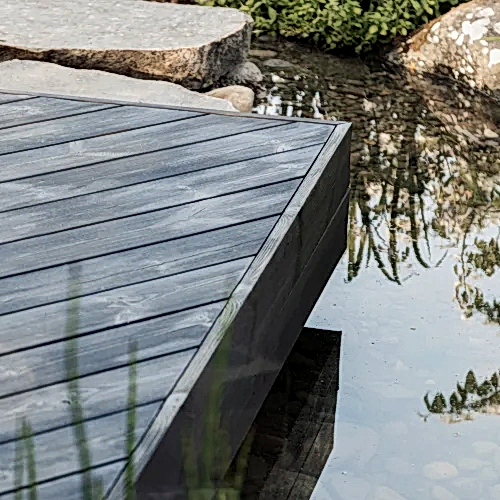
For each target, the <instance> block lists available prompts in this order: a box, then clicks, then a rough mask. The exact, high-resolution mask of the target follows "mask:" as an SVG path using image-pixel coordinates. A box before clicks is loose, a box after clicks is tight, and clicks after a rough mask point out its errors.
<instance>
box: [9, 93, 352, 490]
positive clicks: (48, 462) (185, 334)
mask: <svg viewBox="0 0 500 500" xmlns="http://www.w3.org/2000/svg"><path fill="white" fill-rule="evenodd" d="M16 99H17V98H16V96H14V95H7V94H1V93H0V127H2V123H3V126H5V127H6V128H4V129H2V135H1V136H0V197H1V201H0V262H2V266H0V366H1V367H2V370H1V373H0V414H1V415H2V417H3V418H2V419H1V421H0V470H2V472H3V475H0V476H2V477H1V478H0V498H2V499H9V500H10V499H12V498H13V488H15V486H14V476H13V473H14V450H15V446H16V443H19V442H18V441H17V437H16V418H18V417H19V416H22V415H23V414H24V415H26V414H27V417H28V418H29V420H30V421H31V425H32V428H33V431H34V432H35V435H34V438H33V441H34V444H35V450H37V451H36V453H37V455H36V459H37V465H38V469H39V470H37V481H38V482H39V485H38V486H39V498H40V499H44V498H47V499H48V498H49V497H50V498H54V497H58V495H59V494H60V493H61V492H64V497H65V498H68V499H74V500H81V498H82V497H81V493H80V490H79V488H80V486H81V479H82V477H83V476H82V475H81V474H80V472H79V471H80V469H81V464H80V462H79V459H78V456H79V455H78V451H77V447H76V446H74V443H75V441H74V439H75V431H74V429H73V428H72V418H73V417H72V415H73V416H74V414H73V413H72V410H71V408H72V406H73V405H74V404H76V403H74V402H72V401H73V400H72V399H71V398H68V390H69V388H70V387H73V385H72V384H73V383H72V382H71V381H69V380H68V374H69V373H71V372H68V360H67V354H68V348H67V340H66V338H67V336H68V334H69V333H68V332H69V331H70V332H71V335H77V337H76V338H75V340H74V341H73V342H72V345H73V349H76V352H75V353H74V356H75V357H74V360H73V362H75V363H76V365H77V366H78V370H79V371H78V384H79V393H80V405H81V411H82V412H83V418H84V419H85V422H84V425H85V427H86V428H87V433H88V437H89V448H90V451H91V464H92V467H93V469H92V471H93V472H95V473H96V474H97V473H99V471H101V472H103V473H104V486H105V489H106V491H107V493H108V496H109V498H113V499H115V498H116V499H122V498H123V484H124V483H123V481H124V475H123V466H124V459H125V458H126V447H125V444H126V432H125V431H126V423H127V413H128V412H127V409H128V406H129V399H128V398H129V397H130V395H129V380H128V377H127V376H128V374H129V370H130V368H129V366H128V360H129V351H128V350H129V344H130V342H131V341H134V342H135V344H136V348H137V351H136V356H137V364H136V370H137V383H136V387H137V394H136V400H135V403H134V404H136V405H139V406H138V407H137V408H136V410H137V415H138V417H137V428H136V435H135V441H136V443H138V444H137V449H136V452H135V456H134V462H136V467H135V470H136V474H137V475H136V477H137V479H138V484H137V492H138V498H139V499H140V500H142V499H144V500H149V499H150V498H153V497H155V496H156V495H158V494H161V495H167V496H168V495H170V494H172V495H174V494H178V493H180V494H181V498H184V497H185V495H184V494H183V493H182V491H184V490H183V488H185V485H184V484H183V483H182V481H183V480H182V477H183V475H182V461H183V459H182V456H183V451H182V449H181V448H180V441H179V439H180V437H181V434H182V432H183V431H182V432H180V428H181V427H183V426H184V425H188V427H189V426H190V425H194V429H195V430H196V429H198V430H196V434H195V435H196V436H198V437H199V430H201V428H202V427H203V425H204V424H203V422H204V421H205V420H206V415H204V408H205V406H204V405H205V404H206V402H205V400H206V398H207V393H206V391H207V387H208V386H207V384H209V383H211V382H210V380H211V375H210V374H211V373H212V372H213V370H214V369H216V370H220V369H219V368H214V367H215V365H213V363H215V361H214V359H215V358H214V356H216V357H217V356H218V354H217V353H219V352H220V351H221V349H225V347H223V346H224V342H222V341H223V339H229V338H232V340H231V344H230V353H231V354H230V358H229V359H230V363H229V365H228V371H227V372H226V371H224V372H222V373H218V374H219V375H220V377H219V379H220V382H221V383H224V384H225V386H226V389H225V391H226V392H227V391H229V392H227V394H226V397H225V399H224V404H222V406H221V409H222V411H223V414H222V418H223V420H222V426H223V428H225V430H226V431H227V432H228V434H227V436H228V438H229V443H228V444H229V446H230V453H231V454H232V453H234V451H235V449H236V448H235V447H237V445H238V444H239V441H240V440H241V439H242V437H243V436H244V433H245V431H246V428H247V427H248V425H249V422H250V421H251V418H252V415H255V412H256V410H257V409H258V406H259V405H260V404H261V403H262V401H263V399H264V397H265V395H266V391H267V388H268V387H269V383H270V382H271V381H272V379H273V377H274V375H275V373H276V372H277V370H279V367H280V366H281V364H282V363H283V361H284V357H286V354H287V351H288V350H289V348H290V347H291V345H292V344H293V341H294V339H295V338H296V335H297V332H296V330H297V328H299V329H300V326H301V325H302V324H303V323H304V322H305V320H306V318H307V314H308V311H309V310H310V308H311V307H312V305H311V304H313V303H314V300H315V299H316V297H317V296H318V294H319V292H320V291H321V288H322V286H323V285H324V284H325V283H326V279H327V278H328V276H326V275H324V276H323V275H322V274H321V273H322V269H326V270H327V273H329V272H331V270H332V269H333V268H334V267H335V264H336V262H337V261H338V258H339V256H340V255H341V253H342V252H343V250H344V248H345V226H346V223H345V217H346V213H347V205H346V199H347V198H348V195H347V194H346V193H347V191H348V179H349V127H348V126H347V125H346V124H335V123H331V122H311V121H309V122H307V121H297V120H289V119H276V118H267V117H257V116H244V115H235V114H224V113H218V112H208V111H207V112H205V111H204V110H188V109H179V110H177V109H172V108H166V107H161V106H156V107H154V106H142V105H126V104H124V103H119V102H105V101H98V100H94V101H92V100H84V99H69V98H63V99H59V98H57V97H36V96H28V97H27V96H21V97H20V98H19V99H25V101H22V100H17V101H16ZM9 102H11V104H9ZM51 104H53V105H51ZM2 107H4V109H5V113H4V114H3V115H2ZM98 107H102V109H98ZM14 109H15V110H20V114H18V115H15V114H14V112H13V111H12V110H14ZM9 110H10V111H9ZM22 110H25V111H24V112H25V114H24V115H23V114H22V112H23V111H22ZM30 110H31V112H30ZM16 113H17V112H16ZM2 120H3V121H2ZM39 120H43V121H39ZM76 264H77V268H74V267H73V266H75V265H76ZM74 269H78V276H79V285H80V286H79V288H78V291H77V292H76V293H77V295H76V296H77V300H78V302H77V304H78V308H77V314H78V317H77V319H76V318H73V319H72V320H71V324H72V328H71V330H68V324H69V323H67V322H68V321H69V320H68V318H67V315H68V314H69V313H68V311H70V310H75V309H74V307H75V305H74V304H76V302H68V277H69V275H70V274H71V275H74ZM323 274H324V273H323ZM303 293H307V298H301V294H303ZM75 300H76V299H75ZM285 325H288V326H287V328H289V329H290V332H291V333H290V334H289V335H284V333H283V331H284V330H283V329H284V328H285ZM233 328H234V335H233V334H231V335H233V337H228V335H229V334H228V331H230V330H232V329H233ZM75 346H77V348H76V347H75ZM235 363H236V364H235ZM258 366H260V367H261V368H260V369H258V368H257V367H258ZM256 369H257V371H256ZM262 370H264V371H263V372H262V373H261V371H262ZM243 374H244V375H243ZM252 374H253V375H252ZM262 377H264V378H262ZM261 378H262V380H261V382H253V380H254V379H255V380H257V381H258V380H260V379H261ZM255 383H257V386H254V385H252V384H255ZM229 395H232V396H229ZM228 396H229V399H228ZM242 397H243V399H242ZM230 401H233V403H232V404H231V403H230ZM182 403H184V405H182ZM228 404H229V406H228ZM235 405H236V407H235ZM158 411H159V413H158ZM233 417H234V418H233ZM200 426H201V427H200ZM198 444H199V443H198ZM197 450H198V451H196V453H199V452H200V450H199V448H197ZM165 453H167V455H168V456H167V458H165ZM228 458H229V459H230V458H231V457H228ZM156 464H159V469H157V466H156ZM160 464H161V465H160ZM224 465H228V464H222V468H223V466H224ZM160 469H161V470H160ZM165 470H168V471H169V474H167V475H166V474H165ZM183 495H184V496H183Z"/></svg>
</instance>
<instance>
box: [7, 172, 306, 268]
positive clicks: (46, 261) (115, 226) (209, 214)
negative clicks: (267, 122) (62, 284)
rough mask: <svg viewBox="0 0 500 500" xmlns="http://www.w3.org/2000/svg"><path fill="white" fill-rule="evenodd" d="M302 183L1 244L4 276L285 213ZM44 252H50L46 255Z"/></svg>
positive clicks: (252, 191) (277, 185) (269, 187)
mask: <svg viewBox="0 0 500 500" xmlns="http://www.w3.org/2000/svg"><path fill="white" fill-rule="evenodd" d="M299 184H300V181H295V180H294V181H288V182H283V183H280V184H273V185H271V186H266V187H263V188H258V189H253V190H249V191H244V192H241V193H235V194H231V195H227V196H220V197H218V198H213V199H209V200H204V201H199V202H196V203H190V204H188V205H182V206H178V207H174V208H168V209H165V210H158V211H156V212H151V213H147V214H143V215H136V216H134V217H128V218H125V219H119V220H115V221H110V222H102V223H100V224H94V225H92V226H87V227H83V228H78V229H73V230H71V231H64V232H62V233H56V234H51V235H47V236H40V237H38V238H30V239H27V240H21V241H17V242H12V243H6V244H4V245H0V261H1V262H2V267H1V269H0V276H9V275H11V274H16V273H23V272H28V271H33V270H36V269H41V268H44V267H48V266H53V265H59V264H64V263H69V262H73V261H76V260H80V259H84V258H85V259H88V258H92V257H97V256H101V255H106V254H109V253H112V252H118V251H121V250H127V249H131V248H136V247H139V246H143V245H147V244H151V243H156V242H160V241H166V240H168V239H173V238H181V237H183V236H188V235H191V234H196V233H201V232H204V231H211V230H214V229H218V228H221V227H225V226H230V225H233V224H239V223H242V222H247V221H251V220H255V219H259V218H264V217H269V216H273V215H277V214H279V213H281V211H282V210H283V208H284V207H285V205H286V204H287V202H288V201H289V199H290V196H291V195H292V194H293V192H294V191H295V190H296V188H297V186H298V185H299ZM40 248H44V249H45V252H43V253H40Z"/></svg>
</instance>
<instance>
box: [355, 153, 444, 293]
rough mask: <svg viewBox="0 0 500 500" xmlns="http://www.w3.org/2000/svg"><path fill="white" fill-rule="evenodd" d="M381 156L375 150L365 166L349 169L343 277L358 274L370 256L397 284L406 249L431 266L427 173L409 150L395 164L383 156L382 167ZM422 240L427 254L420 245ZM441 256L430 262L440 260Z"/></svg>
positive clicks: (408, 253)
mask: <svg viewBox="0 0 500 500" xmlns="http://www.w3.org/2000/svg"><path fill="white" fill-rule="evenodd" d="M403 147H404V146H403ZM408 147H409V146H408ZM380 161H381V160H380V154H378V155H376V154H374V153H372V154H371V155H370V159H369V161H368V164H367V165H366V167H365V168H363V169H362V170H359V171H354V172H353V174H352V178H351V179H352V180H351V184H352V187H353V195H352V199H351V207H350V211H349V225H350V228H349V229H350V232H349V242H348V255H349V269H348V281H352V280H353V279H354V278H355V277H356V276H357V275H358V273H359V270H360V268H361V265H362V261H363V259H364V258H365V260H366V262H365V265H366V266H368V264H369V262H370V259H371V257H372V256H373V258H374V260H375V261H376V263H377V265H378V267H379V269H380V270H381V272H382V273H383V274H384V276H385V277H386V278H387V279H388V280H390V281H393V282H394V283H397V284H401V282H402V281H403V280H404V278H403V277H402V276H401V272H400V264H401V263H404V262H407V261H408V259H409V257H410V254H413V255H414V256H415V258H416V260H417V262H418V263H419V264H420V265H421V266H422V267H424V268H429V267H431V263H430V262H429V261H428V259H430V258H431V257H432V255H431V251H430V242H429V226H430V222H429V221H428V220H427V219H428V217H429V215H426V203H425V199H424V194H425V185H426V182H428V178H427V177H426V172H425V170H423V169H421V168H420V166H419V163H418V156H417V154H416V152H415V151H412V150H411V149H410V150H409V151H408V154H406V155H405V157H404V158H403V159H400V160H399V161H398V162H394V163H395V164H394V163H390V162H388V161H387V159H386V162H385V164H384V167H383V168H381V165H380ZM403 162H404V163H403ZM421 239H423V241H424V243H425V247H426V253H427V256H426V257H424V255H423V254H422V250H421V248H420V244H419V240H421ZM384 254H385V255H387V261H388V262H387V263H386V262H384ZM443 258H444V256H443V257H441V258H440V259H438V261H437V262H436V264H434V265H440V263H441V262H442V259H443Z"/></svg>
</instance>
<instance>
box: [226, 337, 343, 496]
mask: <svg viewBox="0 0 500 500" xmlns="http://www.w3.org/2000/svg"><path fill="white" fill-rule="evenodd" d="M340 346H341V334H340V332H332V331H329V330H319V329H313V328H304V329H303V330H302V332H301V334H300V336H299V338H298V340H297V342H296V344H295V346H294V348H293V350H292V352H291V353H290V356H289V357H288V359H287V361H286V363H285V365H284V366H283V368H282V370H281V372H280V374H279V375H278V378H277V379H276V381H275V383H274V385H273V387H272V389H271V391H270V393H269V395H268V397H267V399H266V401H265V402H264V405H263V406H262V408H261V410H260V412H259V414H258V415H257V418H256V419H255V421H254V425H253V426H252V428H251V429H250V431H249V433H248V435H247V442H246V443H244V444H243V445H242V447H241V449H240V451H239V452H238V454H237V456H236V458H235V460H234V461H233V464H232V465H231V468H230V471H229V472H228V474H227V477H226V480H227V482H232V480H233V479H232V478H233V476H234V474H235V471H236V470H237V464H238V461H239V455H241V454H247V453H248V443H250V447H251V448H250V452H249V456H248V465H247V468H246V471H245V474H244V478H243V481H242V488H241V492H240V498H239V500H254V499H255V500H256V499H259V500H267V499H276V500H281V499H283V500H284V499H289V500H291V499H294V500H301V499H307V498H309V496H310V495H311V493H312V491H313V489H314V486H315V484H316V482H317V480H318V477H319V475H320V474H321V472H322V470H323V467H324V465H325V463H326V460H327V459H328V456H329V455H330V453H331V451H332V449H333V434H334V424H335V409H336V405H337V391H338V386H339V359H340ZM245 444H246V446H245Z"/></svg>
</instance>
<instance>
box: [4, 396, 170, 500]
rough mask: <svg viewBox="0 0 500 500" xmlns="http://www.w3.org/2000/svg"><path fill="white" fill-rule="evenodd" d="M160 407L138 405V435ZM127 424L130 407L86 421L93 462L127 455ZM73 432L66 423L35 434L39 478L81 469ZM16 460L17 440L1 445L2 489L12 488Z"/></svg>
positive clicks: (44, 478)
mask: <svg viewBox="0 0 500 500" xmlns="http://www.w3.org/2000/svg"><path fill="white" fill-rule="evenodd" d="M159 407H160V403H151V404H149V405H146V406H142V407H141V406H140V407H138V408H137V410H136V413H137V427H136V430H137V435H138V436H140V435H141V434H142V432H144V430H145V429H146V428H147V427H148V425H150V423H151V421H152V419H153V418H154V416H155V414H156V413H157V411H158V409H159ZM126 425H127V411H124V412H120V413H117V414H112V415H109V416H104V417H101V418H99V419H94V420H88V421H87V422H86V427H87V433H88V446H89V449H90V451H91V453H92V458H93V464H94V465H96V466H97V465H104V464H105V463H106V462H109V461H111V460H118V459H124V458H126V455H125V449H126V448H125V440H126V436H127V432H126V429H127V426H126ZM73 432H74V431H73V428H72V426H67V427H63V428H61V429H56V430H53V431H49V432H46V433H42V434H37V435H35V436H34V437H33V441H34V445H35V449H37V450H38V456H37V464H38V470H37V472H38V474H37V480H38V481H43V480H47V479H51V478H52V477H57V476H61V475H63V474H67V473H70V472H77V471H79V470H80V467H79V463H78V449H77V447H75V446H74V445H73V443H74V435H73ZM15 463H16V461H15V442H9V443H5V444H2V445H0V469H1V470H2V476H0V492H1V493H3V492H7V491H9V490H11V489H12V484H13V481H12V479H13V471H14V464H15Z"/></svg>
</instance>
